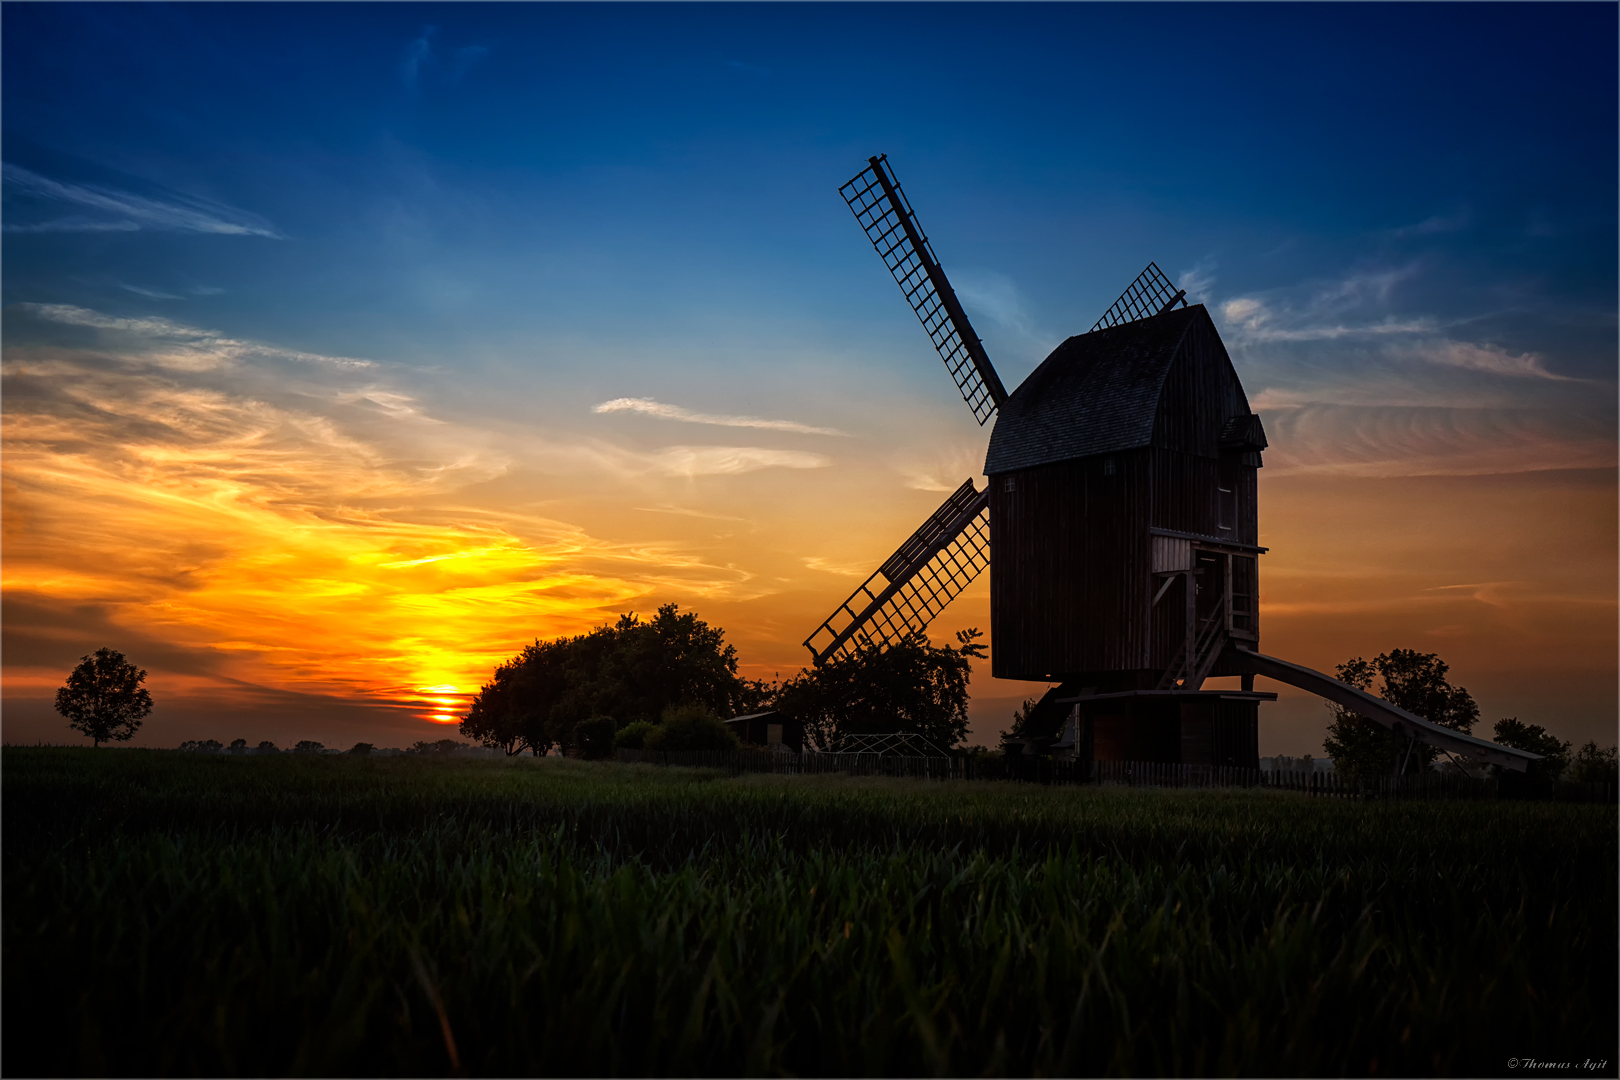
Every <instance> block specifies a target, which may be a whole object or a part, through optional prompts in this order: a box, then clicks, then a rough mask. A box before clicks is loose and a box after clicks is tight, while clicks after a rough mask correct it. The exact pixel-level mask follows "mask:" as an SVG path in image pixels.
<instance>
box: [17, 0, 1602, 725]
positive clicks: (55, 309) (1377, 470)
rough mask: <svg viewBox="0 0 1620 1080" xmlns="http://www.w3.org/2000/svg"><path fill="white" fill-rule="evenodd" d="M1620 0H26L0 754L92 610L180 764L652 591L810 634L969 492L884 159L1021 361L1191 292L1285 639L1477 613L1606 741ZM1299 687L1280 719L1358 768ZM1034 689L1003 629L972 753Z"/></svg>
mask: <svg viewBox="0 0 1620 1080" xmlns="http://www.w3.org/2000/svg"><path fill="white" fill-rule="evenodd" d="M1616 17H1617V16H1616V8H1615V7H1614V6H1613V5H1607V4H1581V5H1559V4H1536V5H1515V4H1488V5H1470V4H1444V5H1407V4H1401V5H1356V6H1340V5H1331V4H1316V5H1305V6H1290V5H1282V4H1265V5H1254V6H1249V5H1218V4H1207V5H1192V6H1182V5H1177V4H1150V5H1140V6H1114V5H1103V4H1097V5H1061V4H1041V5H1030V6H1025V5H1018V4H995V5H975V4H951V5H943V6H934V5H928V4H905V5H895V6H888V5H879V4H873V5H840V4H814V5H804V6H799V5H792V4H777V5H768V6H752V5H746V4H736V5H733V4H726V5H719V6H706V5H679V4H670V5H655V6H641V5H635V4H603V5H583V6H574V5H565V4H541V5H518V4H498V5H479V4H456V5H442V6H441V5H435V4H408V5H394V4H387V3H376V4H360V5H343V4H320V5H312V4H296V5H278V4H251V5H249V4H243V5H198V4H183V5H173V6H168V5H143V4H120V5H99V4H60V5H58V4H8V5H5V6H4V8H3V9H0V24H3V27H0V28H3V45H0V48H3V54H0V55H3V61H4V64H3V77H0V78H3V84H0V85H3V90H4V101H3V105H0V122H3V131H0V157H3V161H4V173H3V178H0V193H3V197H4V205H3V232H0V245H3V250H0V256H3V261H4V271H5V273H4V278H3V283H0V304H3V344H4V361H3V362H4V369H3V380H4V382H3V388H0V395H3V396H0V401H3V410H4V412H3V423H0V440H3V446H0V452H3V456H0V479H3V488H0V523H3V537H0V542H3V550H0V555H3V561H0V574H3V577H0V628H3V631H4V640H3V645H0V662H3V680H0V687H3V710H4V711H3V716H0V725H3V730H4V737H5V739H6V740H7V741H9V742H13V743H18V742H29V743H32V742H35V741H46V742H71V741H77V736H76V735H75V733H73V732H71V731H69V730H68V729H67V727H66V723H65V721H64V720H63V719H62V718H61V717H59V716H57V715H56V714H55V713H54V711H53V710H52V708H51V701H52V697H53V695H54V691H55V688H56V687H58V686H60V685H61V684H62V681H63V680H64V679H65V677H66V675H67V673H68V671H70V670H71V669H72V667H73V665H74V664H75V663H76V662H77V661H78V659H79V658H80V657H81V656H84V655H85V654H87V653H90V652H92V651H94V650H95V649H97V648H100V647H103V646H108V647H112V648H115V649H118V650H120V651H122V652H124V653H125V654H126V655H127V656H128V657H129V659H130V660H131V661H133V662H134V663H136V664H138V665H140V666H141V667H143V668H145V669H147V671H148V673H149V674H148V679H147V686H148V687H149V689H150V690H151V693H152V696H153V698H154V701H155V702H156V708H155V709H154V711H153V712H152V714H151V716H150V717H148V718H147V720H146V722H145V724H144V726H143V727H142V729H141V731H140V733H139V734H138V735H137V737H136V739H135V740H134V742H133V743H132V745H141V746H175V745H177V744H178V743H179V742H180V741H182V740H184V739H202V738H218V739H220V740H222V741H229V740H230V739H233V738H238V737H240V738H246V739H248V740H249V741H250V742H252V743H257V742H258V741H260V740H261V739H270V740H272V741H275V742H277V743H278V744H280V745H289V744H290V743H292V742H294V741H297V740H300V739H316V740H319V741H322V742H324V743H325V744H327V745H329V746H344V747H346V746H348V745H351V744H352V743H354V742H358V741H367V742H373V743H376V744H377V745H409V743H411V742H413V741H415V740H417V739H424V738H426V739H434V738H440V737H444V736H446V735H453V734H454V723H455V721H456V719H457V718H458V717H459V715H460V712H461V710H462V709H463V708H464V703H465V701H466V698H467V695H468V694H470V693H472V692H474V691H476V690H477V688H478V686H479V685H480V684H481V683H482V682H483V681H485V680H486V679H488V677H489V675H490V672H491V670H492V668H493V667H494V665H495V664H497V663H499V662H500V661H501V660H503V659H504V658H506V657H508V656H510V655H512V654H513V653H515V652H516V651H517V650H518V649H519V648H521V647H522V646H523V645H524V644H525V643H528V642H530V641H533V640H535V639H537V638H550V637H555V636H559V635H564V634H573V633H579V632H582V631H584V630H586V629H589V628H590V627H592V626H595V625H599V624H601V623H603V622H606V621H609V620H611V619H613V618H615V617H616V616H617V615H618V614H619V613H622V612H627V611H635V612H640V613H643V614H647V613H650V612H652V611H653V610H654V609H655V608H656V607H657V606H658V605H659V604H662V603H668V602H674V603H677V604H679V605H680V606H681V608H682V609H683V610H695V611H696V612H698V614H699V615H700V616H701V617H702V618H704V619H705V620H706V621H708V622H709V623H711V624H712V625H717V626H720V627H722V628H724V630H725V631H726V635H727V640H728V641H730V642H731V643H733V644H734V645H735V646H736V648H737V650H738V654H739V658H740V661H741V666H742V672H743V673H744V674H745V675H748V676H750V677H763V678H771V677H774V676H776V675H778V674H779V675H781V676H788V675H791V674H793V673H794V672H796V671H797V670H799V669H800V668H801V667H802V666H803V665H804V664H805V663H806V662H807V661H808V659H809V654H808V653H807V652H806V651H805V650H804V649H803V647H802V646H801V644H800V643H801V642H802V641H803V640H804V638H805V637H807V636H808V635H809V634H810V632H811V631H812V630H814V629H815V627H816V626H817V625H818V624H819V623H820V621H821V620H822V619H823V618H824V617H825V616H826V615H827V614H828V613H829V612H830V611H831V610H832V609H833V608H834V607H835V606H836V605H837V604H838V603H839V602H841V601H842V600H843V599H844V598H845V597H846V596H847V595H848V593H849V592H850V591H851V590H852V589H853V588H854V586H855V585H857V584H859V583H860V582H861V581H862V580H863V579H864V578H865V577H866V576H867V575H868V574H869V573H870V572H871V571H872V570H873V569H874V568H875V567H876V566H877V565H878V563H880V562H881V561H882V560H883V559H884V558H885V557H887V555H888V554H889V553H890V552H891V551H892V550H893V549H894V548H895V547H896V546H897V545H898V544H899V543H900V542H901V541H902V540H904V539H905V537H906V536H907V535H908V534H909V533H910V532H911V530H912V529H913V528H915V527H916V525H917V524H918V523H919V522H920V521H921V520H922V519H923V518H924V517H926V516H927V514H928V513H930V512H931V511H932V510H933V509H934V508H935V507H936V506H937V505H938V504H939V503H940V502H941V501H942V500H943V499H944V497H945V495H946V494H948V493H949V492H950V491H951V490H953V489H954V488H955V487H957V486H958V485H959V484H960V483H961V482H962V481H963V480H964V479H967V478H969V477H973V478H976V480H977V482H978V483H979V484H980V485H981V486H982V485H983V482H984V481H983V478H982V476H980V475H979V474H980V470H981V469H982V468H983V455H984V450H985V445H986V443H987V440H988V435H989V429H988V428H981V427H979V426H978V425H977V424H976V423H975V421H974V419H973V417H972V415H971V414H970V412H969V411H968V409H967V407H966V406H965V405H964V404H963V402H962V401H961V399H960V397H959V396H958V394H957V392H956V390H955V388H954V387H953V385H952V384H951V381H950V379H949V377H948V375H947V373H946V372H945V370H944V368H943V366H942V365H941V363H940V361H939V359H938V357H937V356H936V355H935V354H934V352H933V350H932V348H931V346H930V344H929V341H928V339H927V337H926V336H925V335H924V333H923V332H922V330H921V328H920V327H919V326H918V325H917V322H916V319H915V318H914V317H913V315H912V314H911V312H910V311H909V310H908V308H907V306H906V304H905V302H904V299H903V298H902V296H901V295H900V293H899V290H898V289H896V287H895V285H894V283H893V281H892V280H891V279H890V278H889V276H888V274H887V272H886V270H885V269H884V267H883V266H882V264H881V263H880V262H879V260H878V259H877V257H876V255H875V254H874V253H873V252H872V250H871V248H870V247H869V245H868V244H867V242H866V240H865V238H864V236H863V235H862V233H861V231H860V229H859V227H858V226H857V224H856V222H855V221H854V219H853V217H852V216H851V215H850V213H849V210H848V209H847V208H846V207H845V205H844V203H843V201H842V199H841V198H840V197H839V195H838V187H839V185H841V184H842V183H843V182H844V181H846V180H848V179H849V178H850V177H852V176H854V175H855V174H856V173H857V172H859V171H861V169H863V168H864V167H865V162H866V159H867V158H868V157H869V156H870V155H873V154H878V153H885V154H887V155H888V156H889V160H890V162H891V164H892V166H893V168H894V170H895V172H896V174H897V175H898V177H899V178H900V180H901V182H902V183H903V184H904V185H905V189H906V192H907V194H908V195H909V197H910V199H911V202H912V205H913V206H914V208H915V210H916V212H917V215H918V218H919V220H920V221H921V223H922V225H923V227H924V229H925V230H926V231H927V232H928V234H929V236H930V238H931V242H932V245H933V248H934V251H935V253H936V254H937V255H938V257H939V259H940V261H941V263H942V265H943V266H944V269H945V271H946V273H947V274H948V275H949V277H950V279H951V281H952V283H953V285H954V286H955V288H956V291H957V293H958V295H959V296H960V297H961V299H962V301H963V303H964V305H965V307H966V309H967V311H968V314H969V316H970V318H971V319H972V320H973V323H974V327H975V329H976V330H977V332H978V333H979V335H980V336H981V337H982V338H983V340H984V342H985V345H986V348H987V350H988V352H989V354H990V356H991V358H992V360H993V362H994V363H995V364H996V366H997V369H998V371H999V372H1000V374H1001V377H1002V379H1003V381H1004V382H1005V383H1006V384H1007V386H1008V388H1009V389H1011V388H1013V387H1014V386H1016V385H1017V384H1018V383H1019V382H1020V381H1021V380H1022V379H1023V378H1024V376H1025V375H1027V374H1028V373H1029V372H1030V371H1031V370H1032V369H1033V368H1034V367H1035V365H1036V364H1038V363H1039V362H1040V361H1041V359H1043V358H1044V357H1045V355H1046V354H1047V353H1048V352H1049V351H1050V350H1051V349H1052V348H1053V347H1055V346H1056V345H1057V344H1058V343H1059V342H1061V341H1062V340H1064V339H1065V338H1066V337H1068V336H1069V335H1072V334H1077V333H1081V332H1084V331H1085V330H1086V329H1088V328H1089V327H1090V326H1091V324H1092V323H1093V322H1094V321H1095V320H1096V319H1097V317H1098V316H1099V315H1100V314H1101V313H1102V312H1103V311H1104V310H1105V309H1106V308H1107V307H1108V306H1109V305H1110V304H1111V303H1112V302H1113V300H1114V299H1115V297H1116V296H1118V295H1119V293H1120V292H1121V291H1122V290H1123V289H1124V288H1125V286H1126V285H1127V284H1128V283H1129V282H1130V281H1131V279H1132V278H1134V277H1135V276H1136V274H1137V273H1138V272H1140V271H1141V269H1142V268H1143V267H1144V266H1145V265H1146V264H1147V263H1148V261H1149V260H1153V261H1155V262H1157V264H1158V265H1159V266H1160V267H1162V268H1163V269H1164V270H1165V271H1166V272H1167V273H1168V274H1169V275H1170V276H1171V277H1172V278H1173V279H1174V280H1175V281H1176V282H1177V283H1178V284H1179V285H1180V286H1181V287H1183V288H1185V289H1186V290H1187V291H1188V294H1189V298H1190V299H1191V300H1192V301H1195V302H1198V303H1203V304H1205V305H1207V306H1208V309H1209V310H1210V312H1211V314H1212V316H1213V317H1214V319H1215V322H1216V325H1217V327H1218V328H1219V330H1220V333H1221V335H1222V338H1223V340H1224V341H1225V343H1226V346H1227V349H1228V350H1229V352H1230V353H1231V355H1232V358H1233V361H1234V364H1235V366H1236V368H1237V371H1238V373H1239V376H1240V377H1241V379H1242V381H1243V384H1244V386H1245V388H1246V391H1247V393H1248V396H1249V400H1250V402H1251V404H1252V405H1253V407H1254V408H1255V410H1256V411H1257V412H1259V414H1260V415H1261V417H1262V418H1263V421H1264V423H1265V426H1266V430H1267V433H1268V436H1269V438H1270V442H1271V449H1270V450H1269V451H1268V452H1267V453H1266V455H1265V467H1264V468H1263V469H1262V470H1261V473H1260V533H1261V543H1262V544H1264V545H1267V546H1268V547H1269V548H1270V549H1271V550H1270V552H1269V554H1267V555H1265V556H1264V557H1263V559H1262V563H1261V601H1260V603H1261V633H1262V643H1263V647H1264V649H1265V651H1267V652H1270V653H1272V654H1274V655H1279V656H1282V657H1285V658H1287V659H1291V660H1294V661H1296V662H1299V663H1304V664H1308V665H1311V666H1313V667H1317V668H1320V669H1323V670H1329V671H1331V670H1332V668H1333V666H1334V665H1335V664H1338V663H1340V662H1342V661H1344V660H1346V659H1349V658H1350V657H1353V656H1369V657H1370V656H1372V655H1374V654H1377V653H1380V652H1384V651H1387V650H1390V649H1395V648H1411V649H1417V650H1420V651H1423V652H1434V653H1438V654H1439V655H1440V656H1441V657H1442V658H1443V659H1444V660H1445V661H1446V662H1447V663H1449V664H1450V666H1451V677H1452V680H1453V681H1454V682H1455V683H1457V684H1459V685H1462V686H1465V687H1466V688H1467V689H1468V690H1469V691H1470V692H1471V693H1472V694H1473V695H1474V697H1475V699H1476V700H1477V701H1478V702H1479V704H1480V708H1481V713H1482V718H1483V721H1484V723H1483V724H1482V725H1481V727H1480V728H1477V729H1476V733H1481V734H1486V735H1488V734H1489V726H1490V724H1491V723H1493V722H1494V721H1495V720H1496V719H1498V718H1500V717H1503V716H1517V717H1519V718H1520V719H1521V720H1524V721H1526V722H1529V723H1539V724H1542V725H1544V726H1545V727H1546V728H1547V729H1548V730H1549V731H1552V732H1553V733H1555V734H1557V735H1558V736H1560V737H1561V738H1565V739H1570V740H1573V741H1576V742H1583V741H1585V740H1587V739H1596V740H1597V741H1599V742H1601V743H1604V744H1612V743H1613V742H1614V741H1615V726H1616V709H1617V694H1616V686H1617V662H1616V656H1617V640H1616V616H1617V612H1616V593H1617V578H1616V551H1617V543H1616V541H1617V537H1616V518H1617V507H1616V479H1617V478H1616V355H1617V329H1616V294H1617V288H1620V280H1617V267H1616V234H1617V221H1616V216H1617V215H1616V203H1617V198H1616V196H1617V176H1616V159H1617V150H1620V148H1617V140H1616V130H1617V120H1620V117H1617V108H1616V101H1617V85H1616V84H1617V73H1616V59H1615V50H1614V42H1615V40H1616V29H1617V27H1616ZM970 626H978V627H981V628H983V629H985V630H987V631H988V630H989V628H990V627H989V604H988V577H987V576H986V577H981V578H980V579H979V580H978V581H976V582H975V583H974V584H973V585H972V586H971V587H970V588H969V589H968V591H967V592H966V593H965V594H964V595H963V596H961V597H960V598H959V599H958V600H957V601H956V602H955V603H954V604H952V605H951V607H949V608H948V609H947V610H946V611H945V612H944V614H943V615H941V617H940V618H939V619H938V620H937V621H936V622H935V624H934V626H933V628H932V631H931V632H932V634H933V637H934V639H935V641H936V642H946V641H949V640H950V635H951V634H952V633H953V632H954V631H956V630H958V629H962V628H965V627H970ZM993 647H994V643H993V640H992V648H993ZM1260 682H1261V684H1262V686H1261V688H1262V689H1264V688H1268V687H1266V686H1265V685H1264V684H1265V680H1260ZM1269 688H1270V689H1274V690H1278V691H1279V692H1280V694H1281V698H1280V700H1279V701H1278V702H1276V703H1275V704H1269V705H1265V706H1263V707H1262V711H1261V715H1262V720H1261V753H1262V754H1267V755H1269V754H1274V753H1287V754H1295V755H1297V754H1303V753H1315V754H1318V755H1320V754H1321V752H1322V751H1321V738H1322V734H1323V728H1324V726H1325V722H1326V719H1327V714H1326V712H1325V711H1324V709H1323V707H1322V705H1321V703H1320V702H1319V701H1317V700H1316V699H1314V698H1311V697H1309V696H1308V695H1304V694H1300V693H1297V692H1295V691H1292V690H1291V689H1289V688H1286V687H1277V686H1271V687H1269ZM1044 689H1045V684H1031V683H1018V682H1010V681H998V680H994V679H991V678H990V675H989V665H988V663H986V664H982V665H980V667H979V668H978V670H977V672H976V674H975V677H974V681H973V705H972V720H973V730H972V736H971V739H972V741H976V742H982V743H992V742H993V741H994V740H995V737H996V733H997V732H998V731H999V730H1000V729H1001V728H1003V727H1006V726H1007V725H1008V723H1009V721H1010V718H1011V713H1012V710H1013V709H1014V708H1015V707H1016V706H1017V704H1018V703H1019V702H1020V701H1021V700H1022V699H1024V698H1025V697H1029V696H1034V695H1038V694H1039V693H1041V692H1042V691H1043V690H1044Z"/></svg>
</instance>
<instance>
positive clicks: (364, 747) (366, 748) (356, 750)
mask: <svg viewBox="0 0 1620 1080" xmlns="http://www.w3.org/2000/svg"><path fill="white" fill-rule="evenodd" d="M375 749H377V748H376V747H375V746H372V745H371V744H370V743H368V742H357V743H355V744H354V746H352V747H351V748H350V749H349V753H351V754H354V755H355V756H357V757H365V756H366V755H367V754H369V753H371V752H372V751H373V750H375Z"/></svg>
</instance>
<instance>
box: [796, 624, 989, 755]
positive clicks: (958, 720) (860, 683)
mask: <svg viewBox="0 0 1620 1080" xmlns="http://www.w3.org/2000/svg"><path fill="white" fill-rule="evenodd" d="M980 636H981V635H980V633H979V631H978V630H962V631H959V632H958V633H957V635H956V641H957V647H956V648H954V649H953V648H951V647H950V646H949V645H946V646H942V647H937V648H936V647H935V646H933V645H931V644H929V641H928V638H927V637H926V636H925V635H924V634H922V633H920V632H919V633H916V634H912V635H911V636H909V637H907V638H905V639H904V640H901V641H898V642H895V643H894V644H893V645H890V646H889V647H888V648H886V649H877V648H873V647H862V648H859V649H857V650H855V651H854V652H852V653H846V654H844V655H842V656H835V657H830V658H828V659H827V660H826V661H825V662H824V663H822V664H820V665H818V666H817V667H815V668H812V669H810V670H807V671H803V672H800V673H799V674H798V675H797V676H795V677H794V678H792V679H790V680H789V681H788V682H787V684H786V685H784V686H783V687H782V691H781V695H780V697H779V698H778V700H777V707H778V708H780V709H782V710H783V711H784V712H787V713H791V714H792V715H794V716H796V717H798V718H799V719H800V720H801V721H803V723H804V729H805V734H806V735H807V736H809V737H810V738H811V739H812V740H813V741H814V742H815V744H816V745H817V746H822V747H827V746H830V745H832V744H833V743H834V742H835V741H836V740H837V739H838V737H839V736H840V735H841V734H842V733H844V732H846V731H862V730H864V731H878V730H882V731H904V732H911V733H915V734H918V735H921V736H923V737H924V738H926V739H927V740H928V741H930V742H932V743H934V744H935V745H937V746H939V747H941V748H949V747H952V746H955V745H956V744H957V743H959V742H961V741H962V739H963V738H965V737H966V735H967V705H968V682H969V680H970V679H971V678H972V675H973V664H972V661H973V660H975V659H982V658H983V657H984V646H983V645H982V644H980V643H979V642H978V641H977V640H976V639H977V638H979V637H980Z"/></svg>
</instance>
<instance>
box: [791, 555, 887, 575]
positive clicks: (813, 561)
mask: <svg viewBox="0 0 1620 1080" xmlns="http://www.w3.org/2000/svg"><path fill="white" fill-rule="evenodd" d="M804 565H805V567H806V568H807V569H810V570H816V571H819V572H820V573H823V574H837V575H838V576H839V577H866V576H867V575H868V574H870V573H871V572H872V570H874V569H876V567H869V568H862V567H859V566H847V565H844V564H841V563H834V562H830V561H828V560H827V559H823V558H821V557H820V556H819V555H817V556H812V557H810V558H808V559H805V560H804Z"/></svg>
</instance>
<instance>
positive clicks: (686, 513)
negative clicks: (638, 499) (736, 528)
mask: <svg viewBox="0 0 1620 1080" xmlns="http://www.w3.org/2000/svg"><path fill="white" fill-rule="evenodd" d="M630 509H632V510H640V511H642V512H643V513H647V514H673V515H675V516H676V517H690V518H702V519H704V520H705V521H742V522H746V521H747V520H748V519H747V518H740V517H736V516H735V515H732V514H708V513H704V512H703V511H702V510H693V509H690V508H689V507H685V506H632V507H631V508H630Z"/></svg>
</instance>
